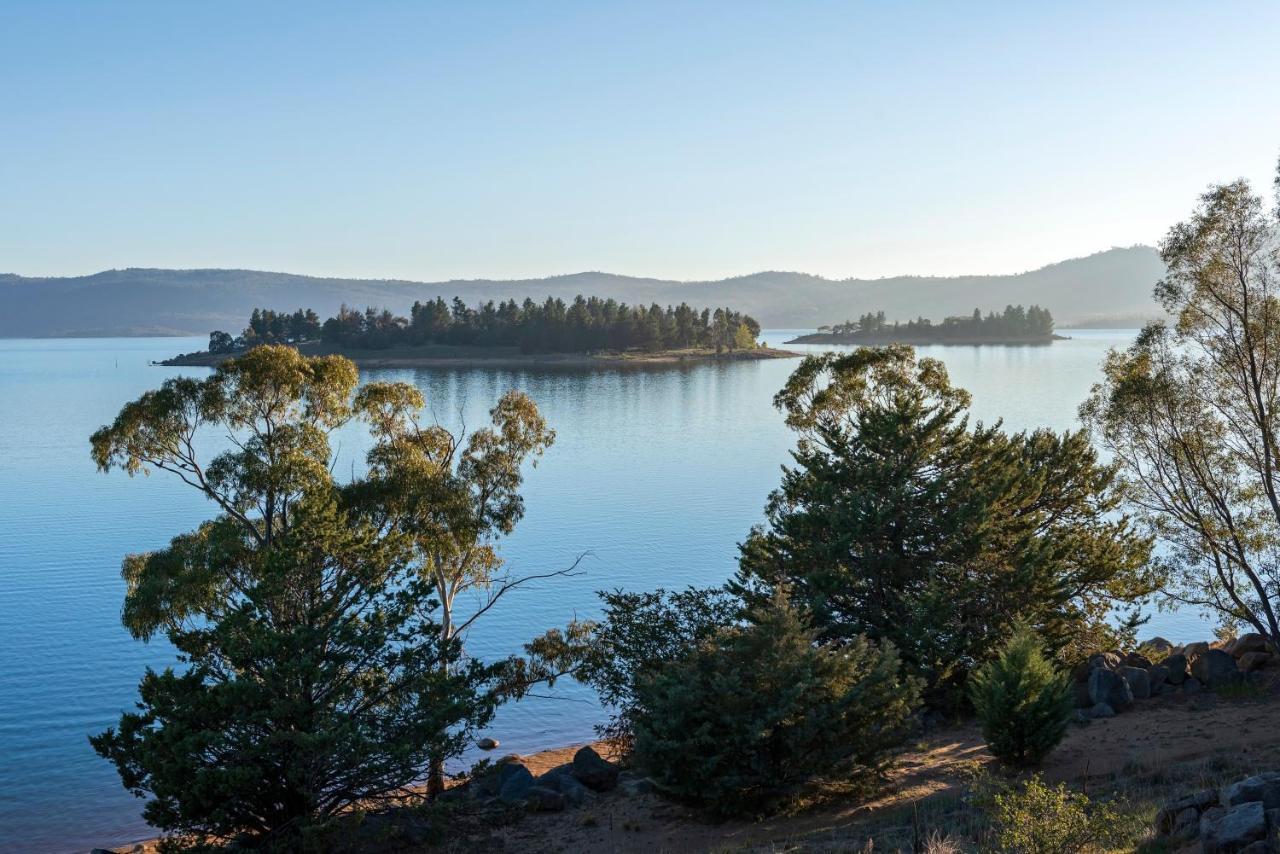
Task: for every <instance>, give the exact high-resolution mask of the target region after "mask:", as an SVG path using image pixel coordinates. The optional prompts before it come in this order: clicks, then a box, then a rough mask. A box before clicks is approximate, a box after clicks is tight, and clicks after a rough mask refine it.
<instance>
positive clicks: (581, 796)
mask: <svg viewBox="0 0 1280 854" xmlns="http://www.w3.org/2000/svg"><path fill="white" fill-rule="evenodd" d="M538 785H539V786H543V787H545V788H548V789H554V790H555V791H557V792H559V793H560V794H561V795H563V796H564V799H565V801H567V802H568V804H569V806H571V807H577V806H581V805H582V804H583V802H584V801H586V800H587V798H589V797H590V792H589V791H588V790H587V787H586V786H584V785H582V784H581V783H579V782H578V779H577V778H576V777H574V776H573V765H572V764H569V763H566V764H564V765H558V766H556V767H555V768H552V769H551V770H550V771H548V772H547V773H545V774H543V775H542V776H541V777H539V778H538Z"/></svg>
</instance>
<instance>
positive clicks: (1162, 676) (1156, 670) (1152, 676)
mask: <svg viewBox="0 0 1280 854" xmlns="http://www.w3.org/2000/svg"><path fill="white" fill-rule="evenodd" d="M1147 680H1148V681H1150V682H1151V693H1152V694H1155V693H1156V692H1158V691H1159V690H1160V689H1161V688H1162V687H1163V686H1164V684H1165V683H1166V682H1168V681H1169V668H1167V667H1165V666H1164V665H1163V664H1157V665H1156V666H1155V667H1152V668H1151V669H1150V670H1148V671H1147Z"/></svg>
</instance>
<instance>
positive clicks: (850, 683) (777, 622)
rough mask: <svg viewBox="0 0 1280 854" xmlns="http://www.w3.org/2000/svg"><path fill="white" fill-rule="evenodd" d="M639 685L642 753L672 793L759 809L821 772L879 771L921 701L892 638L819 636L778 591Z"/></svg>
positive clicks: (643, 762)
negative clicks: (838, 641) (821, 642)
mask: <svg viewBox="0 0 1280 854" xmlns="http://www.w3.org/2000/svg"><path fill="white" fill-rule="evenodd" d="M747 619H748V622H747V624H746V625H745V626H743V627H740V628H729V629H724V630H722V631H720V632H719V633H717V634H716V635H715V636H714V637H712V638H711V639H710V640H709V641H707V642H705V643H703V644H702V645H701V646H699V647H698V648H697V649H695V650H694V651H693V652H692V653H691V654H690V655H688V656H686V657H685V658H683V659H680V660H677V661H675V662H673V663H671V664H669V665H668V666H667V667H665V668H663V669H662V670H661V671H660V672H659V673H658V674H657V675H656V676H654V677H653V678H650V679H646V680H644V681H642V682H641V683H640V684H639V685H637V687H636V694H637V699H638V701H639V702H638V704H637V709H636V716H635V719H634V726H635V745H634V758H635V760H636V762H637V764H639V765H640V766H641V767H643V768H645V769H646V770H647V771H648V772H649V773H650V774H651V775H652V776H653V778H654V780H655V782H656V783H657V784H658V786H659V787H660V788H662V789H663V790H665V791H666V792H667V793H668V794H670V795H672V796H674V797H676V798H679V799H682V800H686V801H690V802H694V803H698V804H701V805H704V806H706V807H707V808H709V809H710V810H711V811H712V812H714V813H718V814H721V815H728V814H744V813H745V814H751V813H758V812H761V811H763V810H765V809H767V808H768V807H770V806H772V805H773V804H775V803H776V802H777V801H778V800H781V799H784V798H786V797H787V796H788V795H790V794H792V793H795V792H797V791H798V790H799V789H800V788H802V787H803V786H804V785H805V784H807V783H809V782H811V781H813V780H815V779H816V778H821V777H835V776H842V777H851V778H855V779H866V778H867V777H869V776H872V775H875V774H878V773H882V772H883V770H884V769H885V767H886V766H887V764H888V760H889V756H890V751H891V750H892V749H893V748H894V747H896V746H898V745H899V744H900V743H901V742H902V740H903V738H904V737H905V735H906V731H907V722H908V718H909V717H910V715H911V714H912V712H913V711H914V710H915V708H916V707H917V705H918V703H919V694H920V686H919V683H918V680H915V679H912V678H909V677H903V676H902V675H900V672H899V671H900V668H899V662H898V655H897V652H896V651H895V650H894V649H893V647H892V646H891V645H888V644H886V645H884V646H882V647H876V646H875V645H874V644H872V643H871V642H869V641H867V640H866V639H864V638H855V639H853V640H851V641H850V642H848V643H847V644H844V645H841V646H836V645H829V646H823V647H818V646H815V644H814V636H815V633H814V631H813V630H811V629H810V628H809V627H808V626H807V625H806V623H805V621H804V620H803V619H802V617H801V615H800V614H799V613H797V612H796V610H794V609H793V608H792V606H791V605H790V603H789V602H788V601H787V600H786V599H785V598H784V597H783V596H781V595H780V594H779V595H777V596H775V597H774V598H773V599H772V600H771V601H770V602H768V603H766V604H764V605H760V606H756V607H755V608H753V609H752V610H751V611H750V612H749V613H748V615H747Z"/></svg>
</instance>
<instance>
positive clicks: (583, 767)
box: [573, 745, 619, 792]
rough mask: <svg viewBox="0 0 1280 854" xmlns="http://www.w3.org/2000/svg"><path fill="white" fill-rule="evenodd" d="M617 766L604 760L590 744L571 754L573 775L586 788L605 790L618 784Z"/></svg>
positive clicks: (598, 790)
mask: <svg viewBox="0 0 1280 854" xmlns="http://www.w3.org/2000/svg"><path fill="white" fill-rule="evenodd" d="M618 774H619V768H618V766H617V765H614V764H613V763H612V762H609V761H606V760H605V759H604V758H603V757H601V756H600V754H599V753H596V752H595V750H593V749H592V748H591V746H590V745H587V746H586V747H584V748H582V749H581V750H579V751H578V752H577V753H575V754H573V776H574V777H576V778H577V780H578V782H579V783H581V784H582V785H584V786H586V787H587V788H588V789H595V790H596V791H597V792H607V791H609V790H610V789H612V788H613V787H615V786H617V785H618Z"/></svg>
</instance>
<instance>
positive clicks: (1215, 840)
mask: <svg viewBox="0 0 1280 854" xmlns="http://www.w3.org/2000/svg"><path fill="white" fill-rule="evenodd" d="M1266 837H1267V815H1266V811H1265V810H1264V809H1263V807H1262V804H1261V803H1259V802H1258V801H1252V802H1250V803H1245V804H1239V805H1238V806H1234V807H1231V808H1229V809H1225V810H1222V809H1214V810H1209V811H1207V812H1205V814H1204V815H1203V816H1201V817H1200V849H1201V850H1202V851H1203V852H1204V854H1238V852H1240V851H1243V850H1245V848H1247V847H1248V846H1249V845H1252V844H1253V843H1254V842H1261V841H1263V840H1264V839H1266Z"/></svg>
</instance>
